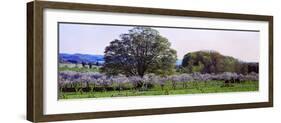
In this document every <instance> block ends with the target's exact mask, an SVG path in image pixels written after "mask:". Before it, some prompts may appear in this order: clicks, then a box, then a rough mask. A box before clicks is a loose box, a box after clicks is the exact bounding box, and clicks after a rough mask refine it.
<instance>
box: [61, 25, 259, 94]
mask: <svg viewBox="0 0 281 123" xmlns="http://www.w3.org/2000/svg"><path fill="white" fill-rule="evenodd" d="M259 38H260V32H259V31H258V30H234V29H233V30H231V29H215V28H194V27H164V26H163V27H161V26H146V25H114V24H94V23H93V24H90V23H69V22H59V23H58V43H59V46H58V48H59V50H58V57H59V58H58V98H59V99H79V98H115V97H133V96H160V95H162V96H164V95H185V94H206V93H234V92H252V91H253V92H255V91H259Z"/></svg>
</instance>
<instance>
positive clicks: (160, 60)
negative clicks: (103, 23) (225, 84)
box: [102, 27, 177, 77]
mask: <svg viewBox="0 0 281 123" xmlns="http://www.w3.org/2000/svg"><path fill="white" fill-rule="evenodd" d="M170 46H171V44H170V42H169V41H168V39H167V38H165V37H163V36H161V35H160V34H159V32H158V31H157V30H155V29H152V28H150V27H134V28H133V29H131V30H129V32H128V33H125V34H121V35H120V38H119V39H115V40H113V41H112V42H110V45H109V46H107V47H106V48H105V52H104V53H105V57H104V59H105V63H104V66H103V67H102V71H103V72H105V73H107V74H109V75H114V74H119V73H121V74H125V75H127V76H133V75H134V76H136V75H137V76H141V77H143V76H144V75H145V74H146V73H156V74H161V75H167V74H172V73H173V71H174V67H175V62H176V59H177V56H176V51H175V50H174V49H172V48H170Z"/></svg>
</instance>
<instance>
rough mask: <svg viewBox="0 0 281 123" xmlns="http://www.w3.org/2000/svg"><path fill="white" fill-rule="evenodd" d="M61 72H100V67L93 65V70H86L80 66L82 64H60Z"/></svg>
mask: <svg viewBox="0 0 281 123" xmlns="http://www.w3.org/2000/svg"><path fill="white" fill-rule="evenodd" d="M87 67H88V66H87ZM59 71H75V72H100V67H99V66H95V65H93V66H92V68H85V67H82V65H80V64H79V65H75V64H62V63H60V67H59Z"/></svg>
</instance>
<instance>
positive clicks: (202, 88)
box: [59, 81, 259, 99]
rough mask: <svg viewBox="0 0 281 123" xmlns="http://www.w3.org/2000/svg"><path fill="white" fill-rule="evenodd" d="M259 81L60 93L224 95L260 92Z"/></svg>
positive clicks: (66, 95)
mask: <svg viewBox="0 0 281 123" xmlns="http://www.w3.org/2000/svg"><path fill="white" fill-rule="evenodd" d="M258 88H259V87H258V81H246V82H243V83H235V84H230V85H225V84H224V83H223V81H209V82H190V83H188V84H187V87H186V88H185V87H183V85H182V84H177V86H176V89H173V87H172V84H171V83H166V84H165V86H164V88H163V89H162V88H161V86H160V85H155V87H153V88H151V89H149V90H146V91H137V90H133V89H132V90H123V91H103V92H92V93H91V92H60V94H59V98H60V99H79V98H101V97H127V96H152V95H176V94H199V93H223V92H245V91H258Z"/></svg>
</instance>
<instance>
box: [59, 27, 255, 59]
mask: <svg viewBox="0 0 281 123" xmlns="http://www.w3.org/2000/svg"><path fill="white" fill-rule="evenodd" d="M59 26H60V30H59V34H60V35H59V41H60V42H59V43H60V45H59V52H60V53H70V54H74V53H83V54H95V55H103V54H104V53H103V52H104V48H105V47H106V46H108V45H109V42H111V41H113V40H114V39H116V38H119V35H120V34H122V33H127V32H128V30H129V29H132V28H133V26H111V25H89V24H88V25H87V24H67V23H60V24H59ZM154 29H156V30H158V31H159V32H160V35H162V36H164V37H166V38H168V40H169V41H170V42H171V44H172V46H171V47H172V48H173V49H175V50H176V51H177V56H178V59H183V56H184V55H185V54H186V53H188V52H192V51H199V50H215V51H218V52H220V53H221V54H223V55H228V56H232V57H235V58H238V59H239V60H242V61H247V62H258V60H259V32H250V31H225V30H204V29H179V28H154Z"/></svg>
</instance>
